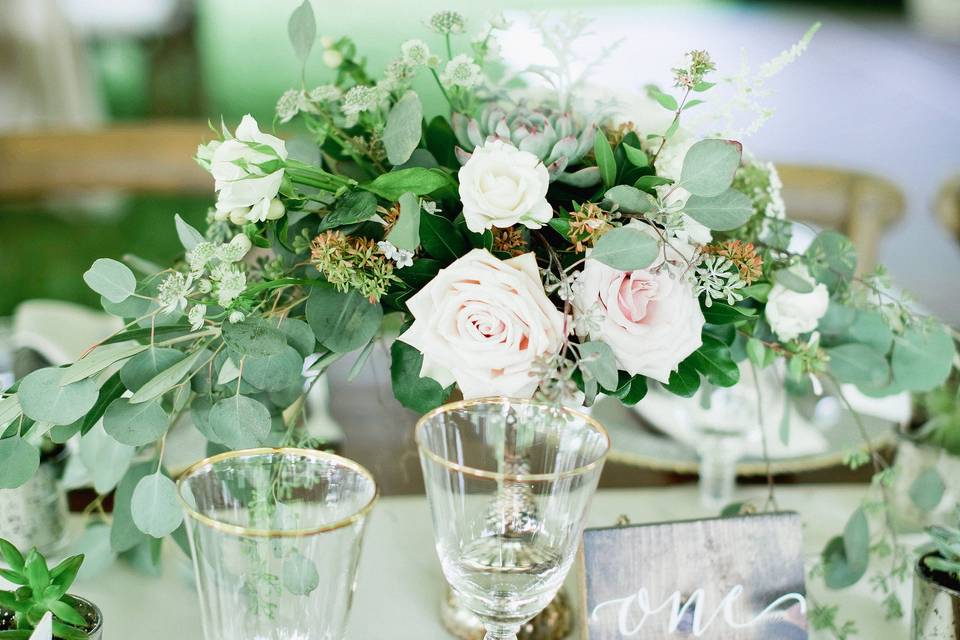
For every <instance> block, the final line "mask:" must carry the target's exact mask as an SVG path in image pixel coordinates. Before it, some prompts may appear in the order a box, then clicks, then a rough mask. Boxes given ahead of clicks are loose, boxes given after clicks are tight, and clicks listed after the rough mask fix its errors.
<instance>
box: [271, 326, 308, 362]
mask: <svg viewBox="0 0 960 640" xmlns="http://www.w3.org/2000/svg"><path fill="white" fill-rule="evenodd" d="M277 329H279V330H280V331H281V332H282V333H283V335H285V336H286V337H287V344H288V345H290V346H291V347H293V348H294V349H296V350H297V353H299V354H300V355H301V356H303V357H304V358H306V357H307V356H309V355H310V354H312V353H313V352H314V351H316V350H317V349H316V347H317V339H316V338H315V337H314V335H313V329H311V328H310V325H309V324H307V323H306V322H304V321H303V320H297V319H296V318H284V319H283V320H281V321H280V323H279V324H278V325H277Z"/></svg>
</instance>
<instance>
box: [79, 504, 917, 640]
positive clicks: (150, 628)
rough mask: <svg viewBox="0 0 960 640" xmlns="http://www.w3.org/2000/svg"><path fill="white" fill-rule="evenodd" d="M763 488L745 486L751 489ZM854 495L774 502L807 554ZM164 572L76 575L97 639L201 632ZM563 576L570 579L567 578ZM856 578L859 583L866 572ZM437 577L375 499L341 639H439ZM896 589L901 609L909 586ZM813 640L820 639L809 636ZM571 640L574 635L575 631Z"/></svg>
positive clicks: (877, 613) (678, 508) (641, 515)
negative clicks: (800, 523) (96, 623)
mask: <svg viewBox="0 0 960 640" xmlns="http://www.w3.org/2000/svg"><path fill="white" fill-rule="evenodd" d="M763 491H764V490H763V489H762V488H755V489H751V490H750V492H749V494H750V495H755V496H757V497H760V496H762V495H763ZM862 495H863V487H860V486H835V485H818V486H793V487H784V488H778V491H777V496H778V501H779V503H780V506H781V508H783V509H792V510H797V511H799V512H800V513H801V515H803V516H804V521H805V531H804V537H805V548H806V552H807V554H808V556H810V557H814V556H816V555H817V554H818V553H819V551H820V549H821V548H822V547H823V544H824V542H825V541H826V540H827V539H828V538H829V537H830V536H832V535H835V534H836V533H837V532H839V531H842V529H843V524H844V522H845V521H846V519H847V517H848V516H849V514H850V512H851V511H852V510H853V509H854V508H855V507H856V505H857V504H858V502H859V500H860V499H861V498H862ZM621 514H625V515H627V516H628V517H629V518H630V520H631V521H632V522H635V523H639V522H653V521H663V520H675V519H682V518H691V517H705V516H711V515H715V514H711V513H708V512H706V511H704V509H702V508H701V507H700V506H699V503H698V498H697V489H696V487H695V486H682V487H672V488H650V489H629V490H606V491H601V492H600V493H598V494H597V496H596V498H595V500H594V503H593V507H592V509H591V512H590V521H589V522H590V525H595V526H599V525H610V524H612V523H613V522H614V521H615V520H616V518H617V516H619V515H621ZM164 551H165V555H164V567H163V569H164V571H163V576H162V577H161V578H158V579H152V578H146V577H143V576H141V575H139V574H137V573H135V572H134V571H133V570H132V569H131V568H130V567H128V566H125V565H122V564H116V565H114V566H113V567H112V568H111V569H109V570H108V571H107V572H106V573H105V574H101V575H100V576H99V577H97V578H96V579H94V580H90V581H86V582H80V583H78V584H77V587H76V589H75V591H76V593H78V594H79V595H82V596H85V597H88V598H90V599H91V600H93V601H94V602H96V603H97V604H98V605H99V606H100V607H101V609H102V610H103V612H104V616H105V625H106V626H105V636H104V637H105V639H106V640H121V639H123V638H138V640H171V639H172V638H176V639H177V640H200V639H201V638H202V631H201V629H200V611H199V606H198V603H197V600H196V594H195V592H194V590H193V588H192V586H191V584H190V579H189V573H188V572H187V565H186V563H185V562H184V559H183V555H182V554H181V553H180V552H179V550H177V549H175V548H173V545H170V548H167V549H165V550H164ZM572 578H574V576H572V575H571V580H570V581H569V582H570V585H571V587H572V586H573V585H574V584H575V580H573V579H572ZM863 582H866V581H865V580H864V581H863ZM442 585H443V582H442V578H441V574H440V566H439V563H438V561H437V558H436V556H435V554H434V549H433V536H432V532H431V530H430V521H429V517H428V507H427V503H426V500H425V499H424V498H423V497H421V496H410V497H394V498H383V499H381V501H380V503H379V504H378V505H377V507H376V509H375V510H374V512H373V515H372V520H371V523H370V527H369V530H368V537H367V539H366V543H365V545H364V553H363V558H362V560H361V565H360V579H359V584H358V589H357V595H356V599H355V604H354V609H353V612H352V615H351V620H350V626H349V629H348V632H347V639H348V640H385V639H387V638H389V639H390V640H442V639H444V638H448V637H450V636H448V634H447V633H446V632H445V631H444V629H443V627H442V626H441V624H440V621H439V617H438V607H439V602H440V597H441V593H442V589H443V587H442ZM808 590H809V591H810V592H811V593H812V594H813V595H814V596H815V597H816V598H817V600H818V601H820V602H825V603H831V604H838V605H839V606H840V619H847V618H854V619H855V620H856V621H857V626H858V627H859V629H860V635H859V637H861V638H875V639H878V640H879V639H880V638H883V639H884V640H893V639H895V638H906V637H907V628H908V626H907V625H908V622H909V621H908V620H900V621H897V622H893V623H888V622H885V621H884V619H883V613H882V610H881V607H880V605H879V599H878V598H877V597H875V596H873V595H871V594H870V593H869V586H867V585H866V584H863V585H858V586H857V587H856V588H854V589H852V590H847V591H842V592H828V591H827V590H826V589H825V588H824V587H823V585H822V584H820V583H818V582H810V583H809V584H808ZM901 592H902V593H901V597H902V600H903V604H904V608H905V609H906V610H907V616H909V607H910V584H909V583H908V584H905V585H902V588H901ZM812 637H813V638H815V639H816V638H824V639H825V638H827V637H828V636H827V635H823V634H821V635H817V634H814V635H813V636H812ZM572 640H578V638H577V637H576V636H574V638H573V639H572Z"/></svg>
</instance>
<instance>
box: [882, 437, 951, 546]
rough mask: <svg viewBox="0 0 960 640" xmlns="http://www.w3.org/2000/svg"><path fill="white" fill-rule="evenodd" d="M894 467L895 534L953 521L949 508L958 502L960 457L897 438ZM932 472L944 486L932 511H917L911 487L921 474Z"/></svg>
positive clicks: (920, 509) (892, 499)
mask: <svg viewBox="0 0 960 640" xmlns="http://www.w3.org/2000/svg"><path fill="white" fill-rule="evenodd" d="M895 467H896V469H897V474H896V476H895V479H894V483H893V486H892V487H891V491H890V502H891V506H892V509H891V513H892V515H893V521H894V525H895V526H896V528H897V529H898V530H899V531H901V532H904V533H907V532H918V531H922V530H923V529H925V528H927V527H929V526H932V525H948V524H951V523H952V522H953V520H952V514H953V505H955V504H956V503H957V501H958V500H960V458H958V457H957V456H954V455H951V454H949V453H947V452H946V451H944V450H943V449H941V448H940V447H934V446H932V445H928V444H923V443H918V442H915V441H913V440H910V439H908V438H905V437H901V438H900V439H899V443H898V445H897V457H896V464H895ZM934 471H935V472H936V474H937V475H938V476H939V478H940V480H941V481H942V482H943V484H944V491H943V497H942V498H941V499H940V502H939V503H938V504H937V505H934V506H933V507H932V508H929V509H925V508H921V507H920V506H918V505H917V504H916V502H915V501H914V499H913V498H912V497H911V488H912V487H913V486H914V483H915V482H917V479H918V478H920V477H921V476H922V475H923V474H925V473H931V472H934Z"/></svg>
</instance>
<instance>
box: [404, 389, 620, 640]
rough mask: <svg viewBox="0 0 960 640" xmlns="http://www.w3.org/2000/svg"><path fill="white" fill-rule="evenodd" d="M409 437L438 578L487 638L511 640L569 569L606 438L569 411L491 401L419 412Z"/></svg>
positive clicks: (598, 428) (593, 424) (607, 443)
mask: <svg viewBox="0 0 960 640" xmlns="http://www.w3.org/2000/svg"><path fill="white" fill-rule="evenodd" d="M416 440H417V446H418V448H419V450H420V461H421V464H422V466H423V476H424V482H425V484H426V491H427V499H428V500H429V502H430V508H431V512H432V516H433V528H434V535H435V537H436V547H437V554H438V555H439V556H440V563H441V565H442V567H443V572H444V575H445V576H446V578H447V581H448V582H449V583H450V586H451V587H452V588H453V590H454V591H455V592H456V594H457V596H458V597H459V598H460V601H461V602H462V603H463V604H464V606H465V607H466V608H467V609H469V610H470V611H472V612H473V613H474V614H476V615H477V617H479V618H480V619H481V620H482V621H483V624H484V627H485V628H486V632H487V635H486V638H487V640H514V639H515V638H516V634H517V631H518V630H519V629H520V627H521V626H522V625H523V623H525V622H526V621H527V620H529V619H530V618H532V617H533V616H535V615H536V614H538V613H539V612H540V611H541V610H543V608H544V607H546V606H547V604H548V603H549V602H550V601H551V600H552V599H553V597H554V595H555V594H556V593H557V590H558V589H559V588H560V586H561V585H562V584H563V581H564V579H565V578H566V575H567V572H568V571H569V570H570V566H571V564H572V563H573V559H574V556H575V554H576V550H577V547H578V546H579V542H580V537H581V534H582V532H583V526H584V521H585V517H586V513H587V508H588V506H589V504H590V499H591V497H592V496H593V494H594V492H595V491H596V487H597V481H598V479H599V478H600V472H601V470H602V468H603V462H604V459H605V457H606V454H607V451H608V450H609V448H610V438H609V436H608V435H607V432H606V430H604V428H603V427H601V426H600V425H599V424H598V423H597V422H596V421H594V420H593V419H591V418H589V417H587V416H585V415H583V414H580V413H578V412H576V411H573V410H570V409H567V408H563V407H557V406H554V405H547V404H539V403H536V402H533V401H525V400H511V399H507V398H491V399H482V400H470V401H466V402H457V403H453V404H449V405H446V406H443V407H440V408H439V409H436V410H434V411H433V412H431V413H428V414H427V415H425V416H424V417H423V418H422V419H421V420H420V422H419V423H418V424H417V429H416Z"/></svg>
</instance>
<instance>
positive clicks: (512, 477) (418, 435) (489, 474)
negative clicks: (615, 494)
mask: <svg viewBox="0 0 960 640" xmlns="http://www.w3.org/2000/svg"><path fill="white" fill-rule="evenodd" d="M510 404H516V405H523V406H536V407H549V408H551V409H556V410H559V411H562V412H563V413H565V414H567V415H570V416H573V417H575V418H578V419H580V420H583V421H584V422H585V423H586V424H588V425H590V426H591V427H592V428H593V429H594V430H595V431H596V432H597V433H599V434H600V435H601V436H603V438H604V440H606V443H607V445H606V448H605V449H604V451H603V453H602V454H601V455H600V456H598V457H597V459H596V460H593V461H591V462H589V463H588V464H585V465H583V466H582V467H577V468H576V469H569V470H567V471H561V472H559V473H521V474H516V473H500V472H498V471H486V470H484V469H474V468H473V467H469V466H466V465H462V464H460V463H457V462H452V461H451V460H447V459H446V458H444V457H443V456H441V455H438V454H436V453H434V452H433V451H431V450H430V449H429V448H428V447H427V446H426V444H425V443H424V441H423V431H424V429H425V427H426V425H427V423H428V422H429V421H430V420H432V419H433V418H434V417H436V416H438V415H440V414H443V413H450V412H451V411H456V410H458V409H467V408H469V407H472V406H476V405H504V406H505V405H510ZM414 429H415V431H414V440H415V441H416V443H417V448H418V449H419V450H420V451H421V452H423V453H424V454H426V455H427V457H429V458H430V459H431V460H433V461H434V462H436V463H438V464H440V465H442V466H444V467H446V468H448V469H453V470H454V471H459V472H460V473H465V474H467V475H471V476H474V477H477V478H486V479H489V480H508V481H510V482H553V481H555V480H558V479H560V478H569V477H572V476H578V475H582V474H584V473H587V472H588V471H591V470H593V469H595V468H596V467H598V466H599V465H601V464H603V461H604V460H605V459H606V457H607V454H608V453H610V434H609V433H607V430H606V428H605V427H604V426H603V425H602V424H600V423H599V422H597V421H596V420H595V419H593V418H591V417H590V416H588V415H587V414H585V413H581V412H580V411H576V410H575V409H571V408H569V407H564V406H557V405H552V404H546V403H543V402H536V401H534V400H524V399H517V398H504V397H489V398H474V399H472V400H460V401H459V402H451V403H449V404H445V405H443V406H441V407H437V408H436V409H434V410H432V411H430V412H429V413H427V414H425V415H424V416H423V417H422V418H420V419H419V420H418V421H417V426H416V427H414Z"/></svg>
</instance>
